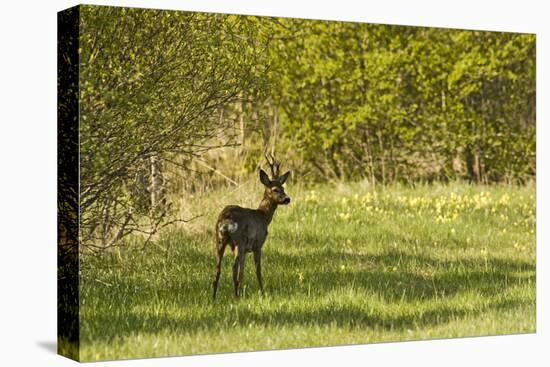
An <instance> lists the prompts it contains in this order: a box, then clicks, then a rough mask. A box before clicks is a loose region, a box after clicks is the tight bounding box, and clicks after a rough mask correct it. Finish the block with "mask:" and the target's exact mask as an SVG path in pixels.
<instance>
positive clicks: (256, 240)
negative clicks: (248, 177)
mask: <svg viewBox="0 0 550 367" xmlns="http://www.w3.org/2000/svg"><path fill="white" fill-rule="evenodd" d="M268 163H269V164H270V166H271V173H272V179H269V177H268V176H267V174H266V173H265V172H264V171H263V170H260V181H261V182H262V184H263V185H264V186H265V191H264V197H263V199H262V201H261V202H260V205H259V207H258V209H250V208H242V207H240V206H237V205H229V206H226V207H225V208H224V209H223V210H222V212H221V213H220V215H219V216H218V220H217V222H216V229H215V230H216V260H217V261H216V276H215V278H214V283H213V288H214V289H213V294H212V297H213V298H216V291H217V289H218V282H219V280H220V274H221V263H222V259H223V255H224V252H225V248H226V247H227V246H229V247H230V248H231V250H232V251H233V254H234V256H235V260H234V263H233V284H234V288H235V296H236V297H239V296H240V293H241V288H242V282H243V275H244V264H245V255H246V254H247V253H249V252H252V253H253V254H254V263H255V265H256V277H257V278H258V284H259V286H260V290H261V291H262V293H263V281H262V264H261V260H262V247H263V245H264V243H265V240H266V238H267V233H268V232H267V228H268V226H269V224H270V223H271V220H272V219H273V214H274V213H275V210H276V209H277V206H278V205H281V204H282V205H285V204H289V203H290V198H289V197H288V196H287V195H286V194H285V192H284V188H283V184H284V182H285V181H286V179H287V178H288V174H289V172H287V173H285V174H284V175H282V176H279V163H277V162H276V161H275V159H273V158H272V162H269V160H268Z"/></svg>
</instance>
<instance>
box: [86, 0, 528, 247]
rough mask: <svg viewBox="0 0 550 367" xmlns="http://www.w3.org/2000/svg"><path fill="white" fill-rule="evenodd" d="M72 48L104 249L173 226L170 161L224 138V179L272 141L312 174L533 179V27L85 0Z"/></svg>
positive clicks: (185, 161)
mask: <svg viewBox="0 0 550 367" xmlns="http://www.w3.org/2000/svg"><path fill="white" fill-rule="evenodd" d="M79 57H80V61H79V62H80V180H81V181H80V184H81V186H80V195H81V196H80V202H81V211H82V212H83V213H84V214H83V216H82V218H81V221H82V223H81V228H82V231H83V241H84V242H86V243H90V244H99V246H100V247H106V246H110V245H113V244H115V243H116V242H117V241H118V240H120V239H121V238H122V237H124V236H125V235H127V234H129V233H133V232H136V231H137V232H143V233H145V234H148V235H151V234H153V233H154V232H155V231H156V230H157V229H158V228H159V227H161V226H162V225H164V224H166V223H169V222H170V220H171V219H170V218H171V214H170V205H169V204H168V203H167V202H166V192H165V191H166V185H165V181H166V179H167V177H168V176H167V175H166V174H165V173H164V170H165V169H166V166H168V165H175V166H176V167H177V168H178V170H181V171H183V170H188V172H189V173H190V174H189V175H188V176H186V177H192V172H191V171H190V170H192V169H193V168H194V166H193V164H192V162H193V160H196V159H200V157H202V156H204V154H206V153H207V152H209V151H212V150H216V149H218V150H219V148H221V147H225V149H231V150H233V151H235V152H237V154H241V155H242V159H240V160H231V161H230V163H231V164H232V165H233V166H234V167H233V168H232V169H231V172H225V174H224V175H226V176H227V175H230V176H235V175H238V174H242V173H244V172H247V171H249V172H250V171H253V170H254V169H255V167H256V165H257V164H258V163H259V161H260V159H261V157H262V156H263V154H262V153H263V152H265V151H266V150H271V151H276V153H277V154H278V155H279V156H280V157H281V158H283V159H284V160H285V161H287V162H288V164H289V165H291V166H293V167H292V168H293V170H294V172H295V173H296V174H298V175H301V176H303V177H308V178H309V179H311V180H316V181H323V180H333V179H338V180H358V179H367V180H370V181H372V182H376V183H388V182H392V181H407V182H414V181H418V180H454V179H467V180H471V181H475V182H480V183H491V182H508V183H524V182H526V181H529V180H532V179H534V177H535V169H536V168H535V37H534V35H526V34H514V33H501V32H484V31H465V30H454V29H433V28H421V27H404V26H387V25H371V24H361V23H345V22H327V21H311V20H297V19H274V18H259V17H245V16H235V15H222V14H201V13H188V12H171V11H158V10H142V9H127V8H112V7H89V6H83V7H81V25H80V49H79ZM211 163H212V164H214V166H216V164H219V163H220V162H219V160H218V161H216V162H211ZM226 164H228V163H227V162H226ZM210 168H211V169H212V170H213V171H216V167H210Z"/></svg>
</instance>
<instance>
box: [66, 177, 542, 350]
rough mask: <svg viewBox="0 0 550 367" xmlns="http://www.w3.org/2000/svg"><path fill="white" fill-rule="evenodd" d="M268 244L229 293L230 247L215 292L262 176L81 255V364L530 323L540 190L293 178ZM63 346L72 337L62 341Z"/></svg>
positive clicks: (527, 327) (519, 328)
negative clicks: (147, 230) (231, 230)
mask: <svg viewBox="0 0 550 367" xmlns="http://www.w3.org/2000/svg"><path fill="white" fill-rule="evenodd" d="M286 191H287V193H288V194H289V196H290V197H291V198H292V204H290V205H289V206H282V207H279V208H278V210H277V212H276V214H275V217H274V220H273V222H272V224H271V226H270V227H269V237H268V239H267V241H266V244H265V246H264V252H263V258H262V260H263V275H264V284H265V294H264V295H263V296H262V295H261V294H260V292H259V289H258V284H257V281H256V277H255V272H254V265H253V263H254V262H253V259H252V256H251V255H247V260H246V273H245V280H244V282H245V286H244V294H243V297H242V298H241V299H235V297H234V296H233V283H232V279H231V265H232V263H233V258H232V254H231V253H230V251H227V252H226V254H225V258H224V262H223V272H222V277H221V280H220V288H219V289H218V297H217V299H216V301H215V302H213V301H212V299H211V290H212V289H211V283H212V280H213V276H214V265H215V257H214V231H213V229H214V224H215V221H216V217H217V214H218V213H219V211H220V210H221V209H222V208H223V206H224V205H228V204H238V205H242V206H248V207H255V206H257V204H258V203H259V201H260V199H261V193H262V189H261V188H260V187H259V183H256V180H250V181H249V182H245V183H244V184H242V185H241V186H237V187H233V188H225V189H223V190H221V189H220V190H219V191H214V192H212V191H210V192H208V193H204V194H196V195H193V196H186V197H181V198H179V200H180V204H181V205H180V206H181V208H185V210H184V209H182V210H181V213H180V214H181V216H182V217H191V216H192V214H193V215H198V214H200V215H202V216H200V217H199V218H197V219H195V220H193V221H191V222H189V223H185V224H181V225H177V226H174V227H170V228H166V229H165V230H164V231H163V232H162V233H161V234H160V235H159V237H158V238H156V239H155V241H154V242H151V243H148V244H147V245H146V246H145V247H144V240H143V238H141V237H138V236H134V237H132V238H131V239H129V240H126V242H125V243H124V244H123V246H121V247H116V248H112V249H109V250H107V251H104V252H102V253H100V254H99V255H95V256H87V255H85V254H84V255H82V258H81V266H82V268H81V272H82V273H81V274H82V278H81V293H80V304H81V313H80V321H81V329H80V341H81V345H80V359H81V360H83V361H95V360H105V359H118V358H141V357H153V356H166V355H188V354H197V353H220V352H230V351H231V352H234V351H251V350H268V349H279V348H300V347H311V346H330V345H342V344H363V343H376V342H390V341H404V340H418V339H434V338H452V337H465V336H481V335H495V334H512V333H532V332H535V285H536V282H535V188H534V186H533V185H527V186H523V187H517V186H497V185H495V186H481V185H468V184H464V183H452V184H446V185H444V184H434V185H417V186H415V187H411V186H399V185H393V186H377V187H373V186H370V185H367V184H362V183H347V184H326V185H317V186H313V187H303V186H301V185H293V184H292V183H289V184H288V185H287V188H286ZM61 348H63V345H61Z"/></svg>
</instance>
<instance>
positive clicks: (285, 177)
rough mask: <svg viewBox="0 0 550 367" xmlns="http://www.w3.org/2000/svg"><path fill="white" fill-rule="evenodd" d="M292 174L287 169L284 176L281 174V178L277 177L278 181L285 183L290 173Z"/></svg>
mask: <svg viewBox="0 0 550 367" xmlns="http://www.w3.org/2000/svg"><path fill="white" fill-rule="evenodd" d="M289 174H290V171H287V173H285V174H284V175H282V176H279V178H278V179H277V181H279V183H280V184H281V185H282V184H284V183H285V181H286V179H287V178H288V175H289Z"/></svg>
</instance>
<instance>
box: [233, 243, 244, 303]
mask: <svg viewBox="0 0 550 367" xmlns="http://www.w3.org/2000/svg"><path fill="white" fill-rule="evenodd" d="M244 255H245V251H244V248H243V247H241V246H239V245H237V246H235V262H234V263H233V285H234V286H235V297H237V298H239V296H240V295H241V289H242V285H243V278H244V259H245V257H244Z"/></svg>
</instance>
